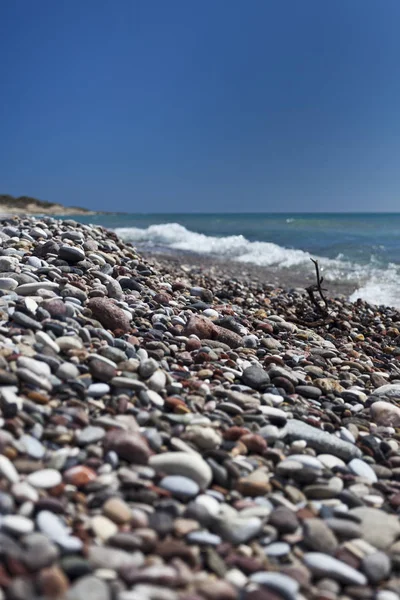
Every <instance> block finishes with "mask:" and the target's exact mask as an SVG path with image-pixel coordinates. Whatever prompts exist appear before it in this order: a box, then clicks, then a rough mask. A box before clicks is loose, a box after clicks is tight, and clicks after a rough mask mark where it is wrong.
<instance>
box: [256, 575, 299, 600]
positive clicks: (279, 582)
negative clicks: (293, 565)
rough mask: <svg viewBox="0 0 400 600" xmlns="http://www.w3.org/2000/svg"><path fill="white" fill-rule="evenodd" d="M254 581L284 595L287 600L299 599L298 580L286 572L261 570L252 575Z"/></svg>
mask: <svg viewBox="0 0 400 600" xmlns="http://www.w3.org/2000/svg"><path fill="white" fill-rule="evenodd" d="M249 579H250V581H251V582H252V583H258V584H259V585H262V586H263V587H265V588H267V589H271V590H273V591H276V592H278V593H280V594H282V595H283V597H284V598H285V599H286V600H297V593H298V591H299V584H298V582H297V581H296V580H295V579H293V578H292V577H289V576H288V575H285V574H284V573H269V572H267V571H260V572H256V573H253V574H252V575H250V578H249Z"/></svg>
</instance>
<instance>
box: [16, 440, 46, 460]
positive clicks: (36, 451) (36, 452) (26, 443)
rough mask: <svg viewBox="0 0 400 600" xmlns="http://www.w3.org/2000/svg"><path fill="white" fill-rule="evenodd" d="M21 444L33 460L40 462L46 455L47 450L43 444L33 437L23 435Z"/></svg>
mask: <svg viewBox="0 0 400 600" xmlns="http://www.w3.org/2000/svg"><path fill="white" fill-rule="evenodd" d="M19 442H20V443H21V444H22V446H23V448H24V450H25V452H26V454H28V456H30V457H32V458H36V459H37V460H40V459H41V458H43V456H44V455H45V453H46V448H45V447H44V446H43V444H42V443H41V442H39V440H37V439H36V438H35V437H33V436H32V435H28V434H24V435H22V436H21V437H20V439H19Z"/></svg>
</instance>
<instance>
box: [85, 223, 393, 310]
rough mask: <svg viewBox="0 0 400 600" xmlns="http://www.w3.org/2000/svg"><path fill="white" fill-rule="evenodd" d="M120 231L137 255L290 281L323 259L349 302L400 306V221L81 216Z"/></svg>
mask: <svg viewBox="0 0 400 600" xmlns="http://www.w3.org/2000/svg"><path fill="white" fill-rule="evenodd" d="M76 220H79V221H81V222H85V223H93V224H97V225H103V226H105V227H108V228H111V229H114V230H115V231H116V233H117V234H118V235H119V236H120V237H121V238H122V239H124V240H125V241H130V242H132V243H133V244H134V245H135V246H136V247H137V248H138V249H143V250H145V251H146V252H154V253H160V252H161V253H176V252H180V253H182V252H183V253H196V254H198V255H208V256H211V257H219V258H223V259H225V260H233V261H237V262H239V263H248V264H255V265H258V266H261V267H268V268H273V269H276V270H284V271H285V280H287V281H290V274H291V272H292V273H296V274H297V275H299V273H301V272H302V271H304V273H306V272H308V273H309V272H310V257H312V258H316V259H318V260H319V263H320V266H321V270H322V271H323V274H324V277H325V281H326V282H329V281H347V282H351V283H352V284H354V289H355V290H356V291H355V292H353V293H352V295H351V297H350V299H351V300H356V299H357V298H363V299H365V300H367V301H369V302H371V303H374V304H386V305H389V306H396V307H400V214H388V213H377V214H372V213H368V214H361V213H356V214H350V213H345V214H340V213H332V214H328V213H313V214H305V213H301V214H296V213H288V214H283V213H275V214H261V213H257V214H243V213H239V214H148V215H147V214H107V215H91V216H85V217H82V216H80V217H76Z"/></svg>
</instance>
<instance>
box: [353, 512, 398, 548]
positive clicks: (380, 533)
mask: <svg viewBox="0 0 400 600" xmlns="http://www.w3.org/2000/svg"><path fill="white" fill-rule="evenodd" d="M350 514H352V515H354V516H355V517H356V518H357V519H359V520H360V526H361V534H362V537H363V539H364V540H366V541H367V542H369V543H370V544H371V545H372V546H374V547H375V548H377V549H378V550H385V549H387V548H389V546H391V544H392V543H393V542H394V540H395V539H396V538H398V537H399V536H400V520H399V518H398V517H397V516H396V515H391V514H388V513H386V512H384V511H381V510H378V509H377V508H369V507H364V506H360V507H357V508H353V509H351V511H350ZM371 523H373V527H371Z"/></svg>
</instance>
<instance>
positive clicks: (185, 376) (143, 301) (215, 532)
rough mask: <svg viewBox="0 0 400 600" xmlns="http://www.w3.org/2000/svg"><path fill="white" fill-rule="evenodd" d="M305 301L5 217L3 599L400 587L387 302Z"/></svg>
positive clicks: (395, 374) (393, 350) (96, 232)
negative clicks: (318, 305) (322, 309)
mask: <svg viewBox="0 0 400 600" xmlns="http://www.w3.org/2000/svg"><path fill="white" fill-rule="evenodd" d="M313 310H315V308H313V307H312V306H311V305H310V304H309V301H308V299H307V295H306V294H305V292H304V291H301V290H298V289H295V290H292V291H287V292H284V291H283V290H279V289H275V288H274V287H273V286H269V285H268V284H266V283H263V282H262V281H246V282H245V281H240V280H225V279H224V276H223V274H221V273H214V272H208V271H203V270H202V269H201V268H194V267H193V268H185V267H184V266H179V265H176V267H175V268H169V269H166V268H165V266H163V265H162V264H157V262H156V260H150V261H149V260H144V259H142V258H141V257H140V256H139V255H138V254H137V252H136V251H135V250H134V249H133V248H132V247H131V246H129V245H126V244H124V243H123V242H122V241H121V240H119V239H118V238H117V237H116V236H115V234H113V233H112V232H110V231H106V230H105V229H103V228H101V227H96V226H86V225H82V224H78V223H76V222H74V221H70V220H66V221H58V220H55V219H52V218H42V219H40V220H39V219H33V218H23V217H20V218H19V217H18V218H12V219H5V220H2V221H1V222H0V426H1V428H0V559H1V560H0V587H1V591H0V598H5V599H7V600H25V599H28V598H29V599H32V600H35V599H37V600H39V599H43V600H47V599H58V600H236V599H237V600H301V599H302V598H307V599H315V600H339V599H340V600H345V599H348V598H356V599H360V600H369V599H371V600H396V599H398V598H399V594H400V520H399V509H400V446H399V432H400V407H399V405H400V368H399V363H398V357H399V355H400V314H399V313H398V312H396V311H395V310H393V309H389V308H387V307H374V306H371V305H368V304H366V303H364V302H361V301H359V302H358V303H356V304H351V303H349V302H347V301H345V300H344V299H332V300H331V301H330V319H329V321H325V322H324V320H323V319H319V320H318V315H315V314H313ZM307 322H309V323H310V326H307Z"/></svg>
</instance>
